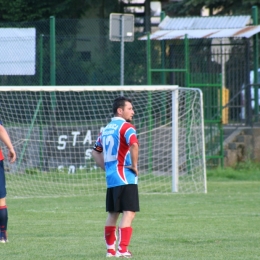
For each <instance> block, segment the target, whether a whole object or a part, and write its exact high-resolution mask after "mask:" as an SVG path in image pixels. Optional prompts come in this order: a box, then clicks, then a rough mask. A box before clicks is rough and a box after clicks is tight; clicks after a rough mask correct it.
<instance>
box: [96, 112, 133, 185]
mask: <svg viewBox="0 0 260 260" xmlns="http://www.w3.org/2000/svg"><path fill="white" fill-rule="evenodd" d="M133 142H138V140H137V137H136V130H135V128H134V126H133V125H132V124H130V123H128V122H126V121H125V120H124V119H123V118H121V117H114V118H112V120H111V122H110V123H109V124H108V125H107V126H106V127H105V128H104V129H103V131H102V133H101V135H100V136H99V137H98V139H97V141H96V144H95V146H98V147H100V148H101V149H102V150H103V155H104V161H105V169H106V181H107V187H108V188H111V187H116V186H121V185H126V184H137V182H138V178H137V176H136V175H135V173H134V172H133V171H132V170H130V169H128V168H126V167H125V166H128V165H131V164H132V163H131V157H130V152H129V146H130V145H131V144H132V143H133Z"/></svg>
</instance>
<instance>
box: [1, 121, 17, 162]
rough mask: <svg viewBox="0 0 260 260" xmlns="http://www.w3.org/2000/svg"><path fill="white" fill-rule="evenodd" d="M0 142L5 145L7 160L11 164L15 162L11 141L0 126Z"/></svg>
mask: <svg viewBox="0 0 260 260" xmlns="http://www.w3.org/2000/svg"><path fill="white" fill-rule="evenodd" d="M0 140H1V141H2V142H3V143H4V144H5V145H6V147H7V149H8V158H9V161H10V162H11V163H13V162H14V161H15V160H16V153H15V150H14V147H13V145H12V142H11V139H10V137H9V135H8V133H7V131H6V129H5V128H4V127H3V126H2V125H0Z"/></svg>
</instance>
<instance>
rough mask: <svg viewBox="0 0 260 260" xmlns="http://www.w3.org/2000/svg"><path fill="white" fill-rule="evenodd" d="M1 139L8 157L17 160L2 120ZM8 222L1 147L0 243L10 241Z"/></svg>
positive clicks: (11, 160)
mask: <svg viewBox="0 0 260 260" xmlns="http://www.w3.org/2000/svg"><path fill="white" fill-rule="evenodd" d="M0 140H1V141H2V142H3V143H4V144H5V145H6V147H7V149H8V158H9V161H10V162H11V163H13V162H14V161H15V160H16V153H15V150H14V148H13V145H12V142H11V139H10V137H9V135H8V133H7V131H6V129H5V128H4V127H3V125H2V122H1V121H0ZM7 222H8V212H7V205H6V187H5V171H4V155H3V152H2V149H1V147H0V243H6V242H8V239H7Z"/></svg>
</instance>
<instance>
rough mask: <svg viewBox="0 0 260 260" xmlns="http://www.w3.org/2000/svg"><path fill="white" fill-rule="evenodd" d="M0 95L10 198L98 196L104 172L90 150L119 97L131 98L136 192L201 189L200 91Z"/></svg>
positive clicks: (81, 89)
mask: <svg viewBox="0 0 260 260" xmlns="http://www.w3.org/2000/svg"><path fill="white" fill-rule="evenodd" d="M0 91H1V94H0V113H1V115H0V119H1V120H2V122H3V125H4V126H5V128H6V129H7V131H8V133H9V135H10V137H11V140H12V142H13V144H14V148H15V150H16V152H17V161H16V163H15V164H10V163H9V162H8V160H5V162H4V164H5V169H6V180H7V191H8V196H10V197H16V196H18V197H32V196H34V197H36V196H67V195H70V196H71V195H82V194H97V193H100V192H104V191H105V190H106V182H105V174H104V172H103V171H102V170H101V169H100V168H98V167H97V166H96V165H95V163H94V160H93V158H92V157H91V150H92V147H93V145H94V143H95V140H96V138H97V136H98V134H99V132H100V131H102V129H103V127H105V126H106V125H107V123H109V121H110V119H111V117H112V116H113V115H112V103H113V100H114V99H115V98H116V97H117V96H119V95H125V96H127V97H129V98H131V99H132V101H133V106H134V111H135V115H134V118H133V122H132V123H133V125H134V126H135V127H136V130H137V136H138V139H139V143H140V150H139V161H138V168H139V191H140V193H172V192H174V193H206V192H207V183H206V160H205V142H204V118H203V98H202V92H201V90H200V89H194V88H182V87H178V86H167V85H166V86H165V85H158V86H155V85H152V86H6V87H5V86H1V88H0ZM2 147H3V151H4V154H5V157H7V151H6V149H5V147H4V145H2Z"/></svg>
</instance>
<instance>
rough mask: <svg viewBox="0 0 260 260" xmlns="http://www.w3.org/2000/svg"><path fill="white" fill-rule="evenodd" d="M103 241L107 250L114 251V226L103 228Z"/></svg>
mask: <svg viewBox="0 0 260 260" xmlns="http://www.w3.org/2000/svg"><path fill="white" fill-rule="evenodd" d="M105 241H106V246H107V249H113V250H115V244H116V227H115V226H105Z"/></svg>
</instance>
